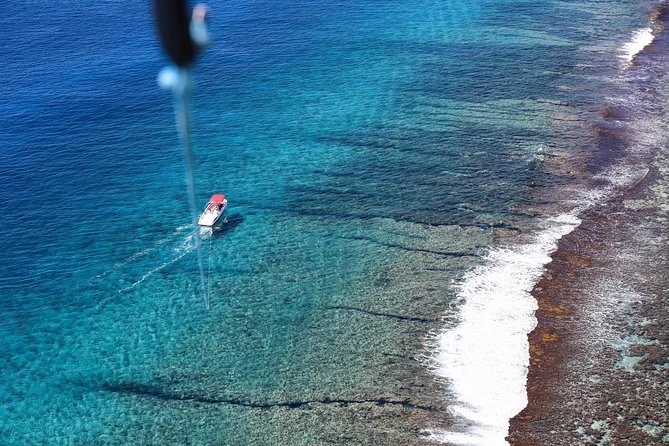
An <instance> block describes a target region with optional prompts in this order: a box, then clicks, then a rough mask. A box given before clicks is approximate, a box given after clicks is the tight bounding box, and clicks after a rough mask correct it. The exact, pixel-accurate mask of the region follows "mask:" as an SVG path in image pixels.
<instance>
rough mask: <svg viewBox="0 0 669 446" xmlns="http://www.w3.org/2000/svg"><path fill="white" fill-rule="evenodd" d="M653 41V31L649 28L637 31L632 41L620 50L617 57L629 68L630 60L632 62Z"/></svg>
mask: <svg viewBox="0 0 669 446" xmlns="http://www.w3.org/2000/svg"><path fill="white" fill-rule="evenodd" d="M654 39H655V36H654V35H653V30H652V29H651V28H642V29H639V30H637V31H636V32H635V33H634V35H633V36H632V40H630V41H629V42H627V43H626V44H624V45H623V46H622V47H621V48H620V51H619V54H618V57H620V59H622V60H623V61H624V62H625V64H626V65H627V66H629V64H631V63H632V60H634V57H636V55H637V54H639V53H640V52H641V51H642V50H643V49H644V48H646V47H647V46H648V45H650V44H651V43H652V42H653V40H654Z"/></svg>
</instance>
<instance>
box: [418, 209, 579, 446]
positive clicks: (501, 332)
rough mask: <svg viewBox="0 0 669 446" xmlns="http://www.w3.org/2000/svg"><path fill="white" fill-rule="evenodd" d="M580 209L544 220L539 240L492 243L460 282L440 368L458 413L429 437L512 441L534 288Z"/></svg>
mask: <svg viewBox="0 0 669 446" xmlns="http://www.w3.org/2000/svg"><path fill="white" fill-rule="evenodd" d="M579 224H580V220H579V219H578V217H576V215H575V214H563V215H560V216H558V217H553V218H549V219H547V220H545V221H544V222H543V226H542V228H541V230H540V231H539V232H538V233H537V235H536V237H535V238H534V240H532V241H531V242H529V243H527V244H521V245H518V246H515V247H510V248H500V249H494V250H492V251H491V252H490V253H489V254H488V255H487V257H486V259H485V262H484V263H483V265H481V266H479V267H477V268H475V269H474V270H472V271H471V272H469V273H468V274H466V275H465V277H464V278H463V280H462V282H461V283H460V285H459V297H460V299H461V301H462V302H463V303H462V307H461V312H460V317H461V319H460V322H459V323H458V324H457V325H456V326H455V327H454V328H451V329H447V330H444V331H443V332H441V333H440V334H439V335H438V336H437V342H436V351H435V356H434V359H435V360H436V361H435V370H434V371H435V373H436V374H437V375H438V376H439V377H442V378H445V379H446V380H447V381H448V383H449V384H450V388H451V391H452V392H453V394H454V396H455V398H456V400H457V403H455V404H454V405H452V406H451V407H450V411H451V412H452V413H453V415H455V416H456V419H458V420H460V421H459V422H458V423H456V425H455V426H453V427H452V428H451V430H450V431H438V430H431V431H429V432H428V433H427V435H428V438H430V439H432V440H435V441H438V442H444V443H450V444H459V445H485V446H495V445H507V442H506V440H505V437H506V436H507V434H508V429H509V419H510V418H512V417H513V416H515V415H516V414H517V413H518V412H520V411H521V410H522V409H523V408H524V407H525V406H526V405H527V391H526V382H527V367H528V364H529V342H528V337H527V335H528V333H529V332H530V331H532V329H533V328H534V327H535V326H536V323H537V321H536V317H535V311H536V309H537V302H536V300H535V299H534V298H533V297H532V295H531V291H532V288H533V287H534V285H535V284H536V283H537V281H538V280H539V278H540V277H541V275H542V273H543V271H544V266H545V265H546V264H547V263H549V262H550V261H551V258H550V254H551V253H552V252H553V251H554V250H555V249H556V248H557V242H558V240H559V239H560V238H561V237H562V236H564V235H566V234H568V233H570V232H571V231H572V230H574V228H576V227H577V226H578V225H579Z"/></svg>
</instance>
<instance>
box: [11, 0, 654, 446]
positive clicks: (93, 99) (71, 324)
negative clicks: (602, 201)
mask: <svg viewBox="0 0 669 446" xmlns="http://www.w3.org/2000/svg"><path fill="white" fill-rule="evenodd" d="M209 6H210V10H211V23H210V26H211V33H212V38H213V45H212V46H211V48H209V49H208V50H207V52H206V53H205V54H204V55H203V56H202V57H201V59H200V60H199V62H198V64H197V67H196V73H195V76H196V86H195V92H194V97H193V107H194V114H193V129H192V130H193V137H194V146H195V155H196V165H195V168H196V190H197V198H198V201H199V203H198V204H199V205H200V206H202V207H204V205H205V203H206V201H207V199H208V197H209V196H210V195H211V194H213V193H225V194H226V195H227V196H228V200H229V203H230V204H229V207H228V211H227V213H228V222H227V223H226V224H225V225H223V226H222V227H220V228H219V229H217V230H214V231H213V233H210V234H204V242H203V249H204V255H205V268H206V270H207V276H208V279H209V280H208V286H209V290H210V293H211V299H212V308H211V309H210V310H209V311H207V310H206V309H205V308H204V304H203V301H202V293H201V290H200V289H199V277H198V274H197V262H196V257H195V253H194V251H193V234H192V229H191V228H190V227H189V214H188V209H187V201H186V192H185V184H184V166H183V162H182V154H181V152H180V148H179V143H178V140H177V137H176V133H175V130H174V125H173V116H172V110H171V101H170V98H169V95H168V94H167V93H166V92H164V91H161V90H160V89H159V88H158V87H157V85H156V81H155V79H156V76H157V73H158V71H159V70H160V69H161V68H162V67H163V66H164V65H165V59H164V57H163V56H162V54H161V52H160V49H159V48H158V45H157V43H156V41H155V38H154V31H153V27H152V23H151V17H150V9H149V7H148V5H146V4H144V2H140V3H137V2H123V1H118V2H111V3H106V2H105V3H98V2H90V3H74V2H41V1H33V2H29V3H28V4H26V5H24V6H22V7H21V8H17V7H16V6H14V7H12V6H11V5H9V4H3V5H0V10H1V11H2V12H3V14H1V16H2V18H1V19H0V21H1V22H2V27H3V29H5V30H6V33H5V34H6V36H5V39H4V40H3V41H2V43H0V48H1V50H2V52H1V54H2V61H3V62H2V64H1V65H0V79H2V80H1V81H0V89H1V93H2V98H3V99H2V102H0V110H1V114H0V120H1V124H0V138H1V140H2V146H1V148H0V177H1V181H0V228H1V230H2V238H1V239H0V335H1V338H2V340H3V342H2V343H1V344H0V361H2V367H0V439H1V441H0V442H1V443H2V444H5V445H24V444H35V445H37V444H68V445H70V444H71V445H79V444H81V445H93V444H100V445H102V444H137V445H140V444H155V445H157V444H184V445H186V444H194V445H195V444H198V445H204V444H208V445H209V444H221V445H265V444H266V445H321V444H332V443H339V444H356V445H358V444H360V445H362V444H370V445H381V444H419V443H420V442H423V441H427V440H425V437H426V435H427V434H426V432H428V431H427V430H429V429H442V430H444V429H445V430H449V429H451V427H452V426H455V425H458V423H459V421H458V420H459V418H458V417H459V415H458V413H453V412H452V411H450V412H449V409H448V408H449V407H450V406H451V405H452V404H454V402H455V401H457V400H458V395H457V393H456V392H454V391H453V390H452V389H451V388H450V387H449V381H448V377H446V379H445V380H441V379H437V378H435V377H434V376H433V374H432V372H431V370H430V368H431V366H430V360H429V359H426V358H427V357H429V356H430V347H429V345H430V339H431V336H432V335H431V334H434V333H436V332H438V331H439V330H441V329H442V328H444V327H445V326H447V325H449V324H451V325H452V324H455V323H456V322H457V320H458V318H459V308H460V306H461V304H462V301H461V299H459V297H458V296H459V295H460V294H459V291H458V287H457V286H455V285H454V284H457V283H458V281H459V280H461V279H462V277H464V276H465V275H466V273H467V272H468V271H471V270H472V269H473V268H475V267H476V266H480V265H484V264H485V256H486V254H487V253H488V252H489V249H490V248H491V247H493V246H496V245H498V244H500V243H514V240H516V239H517V240H522V239H523V238H529V237H531V236H532V234H534V233H535V232H536V231H537V230H538V228H537V223H536V222H537V221H540V220H541V217H542V216H545V215H548V214H550V212H552V211H553V210H556V212H557V211H559V210H561V208H560V206H562V205H563V204H564V199H563V198H564V197H561V196H560V194H559V193H557V192H556V191H558V190H559V189H560V187H562V186H564V185H570V184H574V183H575V182H577V181H578V180H579V178H576V175H575V174H574V173H573V172H572V171H570V170H569V169H568V168H567V167H563V166H568V165H569V163H571V162H576V161H574V160H578V159H580V158H579V157H583V156H585V154H588V153H590V152H591V151H592V150H594V148H595V147H593V141H592V139H591V138H590V137H589V135H588V130H587V129H588V128H589V125H590V122H592V121H593V120H595V119H597V116H598V115H597V112H598V111H599V110H600V108H601V106H602V105H603V104H604V102H605V96H606V94H609V93H606V94H602V93H603V92H610V94H612V95H613V94H616V93H617V92H618V90H619V87H617V86H616V85H614V83H612V82H611V78H612V76H613V75H614V73H618V72H619V71H620V70H621V63H622V62H621V58H620V57H619V56H620V51H621V50H620V48H621V46H622V45H623V44H624V43H625V42H628V41H630V39H632V37H633V35H634V32H635V31H636V30H638V29H640V28H643V27H644V26H648V25H647V23H648V19H647V17H646V16H645V14H646V12H647V8H648V4H647V3H644V2H632V1H612V0H611V1H588V2H582V1H578V2H570V1H548V2H541V3H537V2H530V1H511V0H508V1H500V0H494V1H493V0H473V1H470V2H463V1H432V0H410V1H405V2H394V1H385V0H384V1H366V0H359V1H343V2H325V3H324V2H314V1H306V2H300V3H295V2H284V1H279V2H273V3H263V2H252V1H243V0H233V1H212V2H210V4H209ZM556 160H558V161H556ZM547 161H551V162H550V163H548V164H547ZM555 197H557V198H555ZM564 206H567V205H566V204H565V205H564ZM442 318H444V319H443V320H442ZM481 331H482V333H484V334H483V336H495V332H494V327H490V331H489V332H488V333H486V327H482V329H481ZM458 438H459V440H458V441H460V442H464V443H466V442H467V440H466V439H465V440H462V439H461V438H460V437H458ZM453 441H454V440H453Z"/></svg>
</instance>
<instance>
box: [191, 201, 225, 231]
mask: <svg viewBox="0 0 669 446" xmlns="http://www.w3.org/2000/svg"><path fill="white" fill-rule="evenodd" d="M227 204H228V200H226V199H225V195H223V194H215V195H214V196H212V197H211V200H209V203H207V207H206V208H205V209H204V212H203V213H202V215H200V219H199V220H198V221H197V224H198V225H200V226H208V227H211V226H214V225H215V224H216V222H217V221H218V220H220V218H221V216H222V215H223V211H225V206H227Z"/></svg>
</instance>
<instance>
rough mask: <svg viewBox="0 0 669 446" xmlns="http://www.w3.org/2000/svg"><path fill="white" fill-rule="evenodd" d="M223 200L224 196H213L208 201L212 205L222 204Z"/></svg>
mask: <svg viewBox="0 0 669 446" xmlns="http://www.w3.org/2000/svg"><path fill="white" fill-rule="evenodd" d="M223 200H225V195H223V194H215V195H214V196H213V197H211V200H210V201H213V202H214V203H223Z"/></svg>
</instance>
